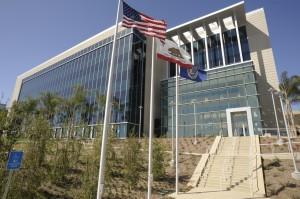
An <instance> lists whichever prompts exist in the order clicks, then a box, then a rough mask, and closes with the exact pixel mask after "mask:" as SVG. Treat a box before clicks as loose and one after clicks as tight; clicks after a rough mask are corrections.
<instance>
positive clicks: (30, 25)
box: [0, 0, 300, 103]
mask: <svg viewBox="0 0 300 199" xmlns="http://www.w3.org/2000/svg"><path fill="white" fill-rule="evenodd" d="M126 2H127V3H129V4H130V5H131V6H132V7H134V8H135V9H137V10H139V11H141V12H143V13H146V14H148V15H150V16H153V17H155V18H158V19H165V20H166V21H167V23H168V28H171V27H174V26H176V25H179V24H181V23H184V22H186V21H189V20H192V19H195V18H197V17H200V16H203V15H206V14H209V13H210V12H214V11H216V10H219V9H222V8H224V7H226V6H229V5H232V4H234V3H237V2H239V1H238V0H127V1H126ZM261 7H263V8H264V9H265V12H266V17H267V23H268V26H269V33H270V38H271V44H272V47H273V52H274V56H275V60H276V65H277V71H278V74H280V73H281V72H282V71H288V74H289V75H297V74H298V75H300V66H299V61H298V60H297V58H298V57H299V56H300V54H299V52H300V37H299V36H298V35H299V32H300V26H299V25H300V23H299V21H298V20H299V19H300V10H299V9H300V1H299V0H246V1H245V9H246V11H251V10H254V9H258V8H261ZM116 10H117V0H26V1H24V0H0V102H2V103H3V102H4V103H6V102H7V101H8V100H9V98H10V96H11V94H12V91H13V88H14V84H15V80H16V77H17V76H18V75H20V74H22V73H24V72H26V71H27V70H29V69H31V68H33V67H35V66H37V65H39V64H41V63H42V62H44V61H46V60H48V59H49V58H51V57H53V56H55V55H57V54H59V53H61V52H63V51H65V50H67V49H69V48H71V47H72V46H74V45H76V44H78V43H80V42H81V41H84V40H85V39H88V38H89V37H91V36H93V35H95V34H97V33H99V32H101V31H102V30H104V29H106V28H108V27H110V26H112V25H113V24H114V23H115V18H116Z"/></svg>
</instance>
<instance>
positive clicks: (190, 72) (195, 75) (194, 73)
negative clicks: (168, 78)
mask: <svg viewBox="0 0 300 199" xmlns="http://www.w3.org/2000/svg"><path fill="white" fill-rule="evenodd" d="M180 76H181V77H183V78H186V79H190V80H192V81H197V82H201V81H204V80H206V79H207V73H206V71H204V70H201V69H200V66H195V65H194V66H193V67H192V68H191V69H187V68H183V67H180Z"/></svg>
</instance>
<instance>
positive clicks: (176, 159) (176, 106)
mask: <svg viewBox="0 0 300 199" xmlns="http://www.w3.org/2000/svg"><path fill="white" fill-rule="evenodd" d="M178 67H179V66H178V64H176V88H175V102H176V105H175V118H176V119H175V120H176V121H175V134H176V135H175V136H176V140H175V145H176V157H175V161H176V186H175V189H176V195H177V194H178V192H179V182H178V180H179V167H178V158H179V157H178Z"/></svg>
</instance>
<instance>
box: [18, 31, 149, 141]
mask: <svg viewBox="0 0 300 199" xmlns="http://www.w3.org/2000/svg"><path fill="white" fill-rule="evenodd" d="M118 36H119V39H118V40H117V43H116V63H117V64H116V68H115V72H114V74H113V76H114V77H113V79H114V82H113V92H112V93H113V94H112V95H113V107H112V118H111V122H112V123H114V124H117V125H116V126H117V128H116V131H117V135H118V136H119V137H125V136H126V135H127V131H128V130H129V129H132V128H136V127H137V126H138V124H139V121H138V116H137V115H138V106H140V105H143V92H142V91H143V86H144V82H143V81H144V67H145V64H144V63H145V49H146V48H145V38H144V37H143V36H141V35H140V34H138V33H137V32H133V31H132V30H131V29H127V30H124V31H122V32H120V33H119V35H118ZM112 39H113V38H112V37H109V38H107V39H104V40H102V41H100V42H98V43H96V44H94V45H92V46H90V47H88V48H86V49H84V50H82V51H80V52H78V53H76V54H74V55H72V56H70V57H68V58H66V59H64V60H62V61H60V62H58V63H56V64H54V65H53V66H50V67H47V69H45V70H43V71H40V72H38V73H36V74H34V75H32V76H31V77H28V78H26V79H24V80H23V83H22V87H21V91H20V95H19V100H21V101H22V100H25V99H27V98H28V97H31V98H36V97H38V96H39V95H40V94H41V93H42V92H52V93H56V94H58V95H59V96H62V97H63V98H70V97H71V96H72V94H73V91H74V87H75V86H81V87H82V88H83V89H84V90H85V91H86V92H87V99H86V100H87V102H88V104H89V106H90V107H94V108H95V111H93V112H92V113H89V115H88V123H89V124H92V125H94V124H102V123H103V120H104V108H105V107H104V106H105V105H104V104H103V103H100V102H99V97H101V96H103V97H105V96H106V92H107V82H108V72H109V65H110V59H111V53H112V52H111V51H112ZM79 115H80V114H79ZM79 115H77V116H76V117H79V118H77V120H79V119H80V116H79ZM57 125H59V123H57Z"/></svg>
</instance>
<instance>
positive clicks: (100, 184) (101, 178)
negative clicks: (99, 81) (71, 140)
mask: <svg viewBox="0 0 300 199" xmlns="http://www.w3.org/2000/svg"><path fill="white" fill-rule="evenodd" d="M121 1H122V0H119V3H118V9H117V17H116V25H115V34H114V40H113V46H112V54H111V60H110V68H109V77H108V84H107V93H106V102H105V115H104V124H103V132H102V145H101V156H100V162H99V164H100V166H99V176H98V188H97V199H101V197H102V195H103V192H104V176H105V173H104V172H105V162H106V143H107V135H108V122H109V120H110V116H111V98H112V96H111V91H112V77H113V72H114V68H115V53H116V41H117V33H118V22H119V13H120V6H121Z"/></svg>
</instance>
